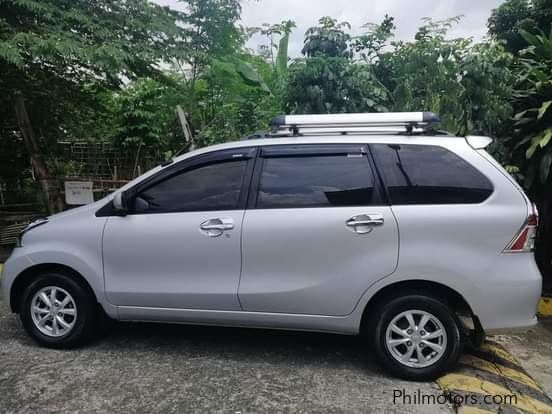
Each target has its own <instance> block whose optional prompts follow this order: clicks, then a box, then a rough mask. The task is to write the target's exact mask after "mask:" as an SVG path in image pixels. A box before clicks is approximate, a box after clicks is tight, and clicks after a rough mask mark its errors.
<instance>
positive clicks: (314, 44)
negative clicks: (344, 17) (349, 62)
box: [301, 16, 353, 59]
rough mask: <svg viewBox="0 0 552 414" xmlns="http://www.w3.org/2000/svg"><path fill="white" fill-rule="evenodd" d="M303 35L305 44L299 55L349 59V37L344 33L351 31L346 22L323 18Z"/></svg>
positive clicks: (350, 52)
mask: <svg viewBox="0 0 552 414" xmlns="http://www.w3.org/2000/svg"><path fill="white" fill-rule="evenodd" d="M318 24H319V25H318V26H314V27H311V28H310V29H308V30H307V32H306V33H305V44H304V46H303V50H302V51H301V53H303V55H305V56H306V57H327V58H345V59H349V58H351V57H352V56H353V55H352V51H351V50H350V49H349V42H350V40H351V35H349V34H348V33H346V32H345V30H346V29H349V30H350V29H351V25H350V24H349V23H348V22H338V21H337V20H335V19H332V18H331V17H328V16H325V17H322V18H321V19H320V20H319V21H318Z"/></svg>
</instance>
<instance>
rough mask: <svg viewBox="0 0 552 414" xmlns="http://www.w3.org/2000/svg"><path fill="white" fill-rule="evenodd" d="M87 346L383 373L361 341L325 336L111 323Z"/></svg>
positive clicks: (366, 346)
mask: <svg viewBox="0 0 552 414" xmlns="http://www.w3.org/2000/svg"><path fill="white" fill-rule="evenodd" d="M90 346H91V347H93V348H95V349H96V351H100V350H101V349H102V348H106V349H107V348H109V349H113V348H117V349H120V350H121V351H122V352H124V351H133V352H136V351H144V352H155V353H162V354H179V355H181V356H183V357H185V356H193V357H223V358H228V359H232V360H236V361H247V362H251V363H254V362H269V363H273V364H289V363H292V364H318V363H323V364H324V365H325V366H328V367H329V366H335V367H344V366H356V367H359V368H361V369H369V370H371V371H374V372H378V373H381V372H382V370H381V368H380V367H379V365H378V364H377V360H376V358H375V356H374V355H373V354H372V352H371V350H370V347H369V346H368V344H367V343H366V341H365V340H363V339H361V337H359V336H348V335H336V334H328V333H315V332H298V331H281V330H268V329H248V328H230V327H216V326H196V325H183V324H156V323H135V322H115V321H113V322H112V323H110V326H109V327H108V328H107V329H106V330H105V331H104V333H103V335H101V337H98V339H97V340H95V341H94V342H93V343H92V344H91V345H90Z"/></svg>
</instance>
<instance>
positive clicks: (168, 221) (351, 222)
mask: <svg viewBox="0 0 552 414" xmlns="http://www.w3.org/2000/svg"><path fill="white" fill-rule="evenodd" d="M436 121H437V117H436V116H435V115H434V114H432V113H428V112H423V113H422V112H419V113H418V112H411V113H383V114H342V115H292V116H283V117H278V118H276V119H275V120H274V122H273V130H272V132H271V133H267V134H258V135H255V136H254V137H252V139H245V140H242V141H239V142H233V143H226V144H222V145H215V146H212V147H208V148H202V149H200V150H196V151H192V152H189V153H187V154H185V155H183V156H180V157H178V158H176V159H174V160H173V161H172V162H169V163H165V164H164V165H162V166H159V167H157V168H155V169H153V170H152V171H150V172H148V173H146V174H144V175H143V176H141V177H139V178H137V179H135V180H134V181H132V182H130V183H129V184H127V185H126V186H125V187H123V188H122V189H120V190H119V191H117V192H115V193H114V194H112V195H110V196H108V197H107V198H105V199H102V200H100V201H97V202H95V203H93V204H89V205H86V206H83V207H80V208H76V209H73V210H69V211H66V212H63V213H61V214H56V215H54V216H51V217H48V218H46V219H42V220H38V221H35V222H33V223H31V224H30V225H29V226H28V227H27V228H26V229H25V230H24V231H23V232H22V234H21V237H20V240H19V244H18V247H17V248H15V249H14V250H13V253H12V254H11V256H10V257H9V259H8V260H7V261H6V263H5V265H4V269H3V276H2V288H3V291H4V295H5V301H6V302H7V303H8V304H9V306H10V307H11V310H12V311H13V312H17V313H19V315H20V317H21V320H22V324H23V326H24V328H25V329H26V330H27V332H28V333H29V334H30V335H31V336H32V337H33V338H34V339H35V340H37V341H38V342H39V343H40V344H42V345H45V346H49V347H56V348H61V347H63V348H68V347H74V346H77V345H80V344H83V343H84V342H85V341H86V340H88V339H89V338H91V337H92V336H93V334H94V333H95V331H96V330H97V326H98V321H99V320H100V319H101V318H105V317H109V318H113V319H117V320H122V321H157V322H174V323H186V324H208V325H225V326H240V327H259V328H273V329H292V330H305V331H320V332H332V333H339V334H347V335H357V334H363V335H365V336H366V338H368V339H369V341H370V343H371V345H372V348H373V351H374V352H375V353H376V354H377V355H378V359H379V360H380V361H381V362H382V363H383V364H384V365H385V366H386V367H387V368H388V369H389V370H390V371H391V372H392V373H394V374H395V375H398V376H401V377H404V378H408V379H418V380H421V379H430V378H434V377H436V376H438V375H440V374H441V373H443V372H444V371H446V370H447V369H448V368H449V367H451V365H453V364H454V363H455V362H456V361H457V359H458V357H459V355H460V353H461V350H462V346H463V344H464V343H465V342H466V341H471V342H472V343H474V344H477V343H479V342H480V341H481V339H482V338H483V336H484V334H485V333H488V332H495V331H500V330H503V329H512V328H516V329H518V328H524V327H529V326H532V325H534V324H535V323H536V317H535V312H536V306H537V302H538V300H539V297H540V293H541V275H540V273H539V270H538V269H537V266H536V264H535V260H534V255H533V241H534V236H535V232H536V226H537V212H536V209H535V207H534V205H533V204H532V203H531V202H530V201H529V199H528V198H527V197H526V196H525V194H524V193H523V191H522V189H521V188H520V187H519V186H518V185H517V184H516V182H515V181H514V179H513V178H512V177H510V176H509V175H508V173H507V172H506V171H505V170H504V169H503V168H502V167H501V166H500V165H499V164H498V163H497V162H496V161H495V160H494V159H493V158H492V157H491V156H490V155H489V154H488V153H487V152H486V151H485V149H484V148H485V147H486V146H487V145H488V144H489V143H490V141H491V140H490V139H489V138H486V137H478V136H469V137H455V136H451V135H448V134H446V133H442V132H439V131H436V130H434V129H433V128H432V126H433V124H434V123H435V122H436Z"/></svg>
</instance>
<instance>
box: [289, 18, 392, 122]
mask: <svg viewBox="0 0 552 414" xmlns="http://www.w3.org/2000/svg"><path fill="white" fill-rule="evenodd" d="M386 21H387V22H388V21H389V20H388V19H387V20H386ZM384 24H386V23H385V21H384ZM348 28H350V26H349V24H348V23H346V22H341V23H339V22H337V21H336V20H333V19H331V18H329V17H323V18H322V19H320V20H319V26H316V27H312V28H310V29H309V30H307V32H306V34H305V45H304V48H303V54H304V55H305V58H304V59H298V60H296V61H295V62H293V63H292V64H291V66H290V67H289V81H288V84H287V95H286V101H287V102H286V107H287V110H288V112H296V113H331V112H337V113H338V112H375V111H385V110H386V106H387V104H388V102H389V93H388V91H387V89H386V88H385V86H383V84H382V83H381V82H380V81H379V80H378V79H377V77H376V76H375V74H374V70H373V68H372V66H370V65H366V64H361V63H355V62H353V60H352V58H353V55H354V48H357V49H358V50H363V51H364V52H365V53H366V56H368V55H371V54H374V53H376V51H375V50H368V49H367V47H368V46H367V45H368V44H369V43H370V41H368V40H366V39H365V41H364V42H363V43H358V44H356V43H355V45H354V46H353V45H352V44H351V36H350V35H349V34H348V33H347V32H345V30H346V29H348ZM370 44H373V45H374V46H373V47H380V45H381V44H382V43H381V42H375V41H373V42H371V43H370ZM378 51H379V49H378Z"/></svg>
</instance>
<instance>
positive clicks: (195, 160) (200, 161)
mask: <svg viewBox="0 0 552 414" xmlns="http://www.w3.org/2000/svg"><path fill="white" fill-rule="evenodd" d="M257 152H258V147H241V148H232V149H228V150H219V151H213V152H209V153H206V154H200V155H198V156H196V157H192V158H188V159H185V160H182V161H180V162H178V163H176V164H173V165H171V166H170V167H168V168H164V169H163V170H161V171H159V172H157V173H156V174H153V175H152V176H151V177H148V178H146V179H144V180H142V181H140V182H139V183H137V184H136V185H134V186H133V187H131V188H129V189H128V190H126V191H125V193H126V194H128V197H129V198H133V197H136V195H137V194H139V193H140V192H141V191H144V190H146V189H148V188H150V187H152V186H154V185H156V184H158V183H160V182H162V181H165V180H167V179H169V178H171V177H173V176H175V175H177V174H181V173H185V172H186V171H191V170H194V169H197V168H201V167H204V166H207V165H212V164H220V163H224V162H229V161H238V160H247V164H246V167H245V172H244V175H243V178H242V183H241V187H240V197H239V201H238V206H237V208H236V209H235V210H244V209H245V207H246V204H247V203H246V201H247V199H248V193H249V188H250V182H251V177H252V173H253V166H254V164H255V160H256V156H257ZM200 211H221V210H220V209H212V210H181V211H171V212H161V211H159V212H155V211H152V212H135V211H132V210H129V211H128V212H127V214H128V215H146V214H172V213H193V212H200ZM119 215H120V214H118V213H117V212H116V211H115V210H114V209H113V202H112V201H110V202H109V203H107V204H106V205H104V206H103V207H102V208H100V209H99V210H98V211H97V212H96V217H110V216H119Z"/></svg>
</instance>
